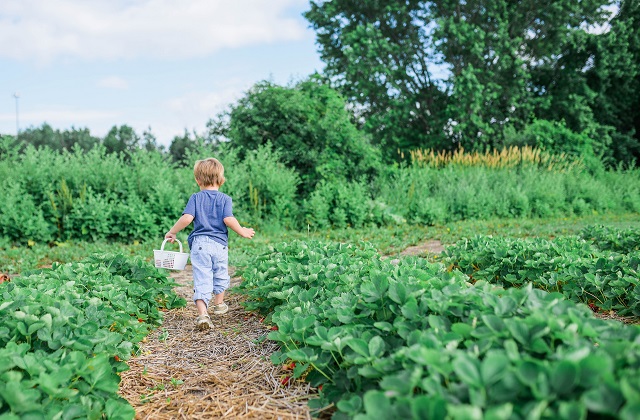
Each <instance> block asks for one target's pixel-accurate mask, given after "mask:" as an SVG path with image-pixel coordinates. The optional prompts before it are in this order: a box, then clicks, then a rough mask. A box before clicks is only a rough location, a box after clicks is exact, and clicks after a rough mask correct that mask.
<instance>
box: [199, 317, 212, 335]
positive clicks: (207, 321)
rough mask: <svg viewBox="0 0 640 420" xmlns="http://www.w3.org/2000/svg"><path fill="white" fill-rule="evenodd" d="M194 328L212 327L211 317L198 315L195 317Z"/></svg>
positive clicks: (204, 328)
mask: <svg viewBox="0 0 640 420" xmlns="http://www.w3.org/2000/svg"><path fill="white" fill-rule="evenodd" d="M196 328H197V329H199V330H201V331H203V330H208V329H209V328H213V324H212V323H211V318H209V315H199V316H198V317H197V318H196Z"/></svg>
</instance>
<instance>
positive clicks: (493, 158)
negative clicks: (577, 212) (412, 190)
mask: <svg viewBox="0 0 640 420" xmlns="http://www.w3.org/2000/svg"><path fill="white" fill-rule="evenodd" d="M411 162H412V163H413V164H414V165H417V166H421V167H422V166H429V167H432V168H444V167H446V166H482V167H485V168H491V169H504V168H525V167H536V168H538V169H542V170H547V171H554V172H568V171H573V170H582V169H584V163H583V162H582V160H580V159H576V158H575V157H572V156H569V155H567V154H566V153H561V154H556V155H554V154H551V153H548V152H545V151H543V150H540V149H537V148H533V147H530V146H524V147H518V146H511V147H505V148H503V149H502V150H495V149H494V150H492V151H487V152H478V151H475V152H465V150H464V148H462V147H461V148H459V149H458V150H456V151H454V152H449V151H445V150H442V151H434V150H433V149H418V150H413V151H411Z"/></svg>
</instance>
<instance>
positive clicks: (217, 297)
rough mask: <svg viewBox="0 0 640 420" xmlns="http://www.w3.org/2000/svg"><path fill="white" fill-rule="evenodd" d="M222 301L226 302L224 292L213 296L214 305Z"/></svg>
mask: <svg viewBox="0 0 640 420" xmlns="http://www.w3.org/2000/svg"><path fill="white" fill-rule="evenodd" d="M222 302H224V292H222V293H218V294H217V295H215V296H214V298H213V304H214V305H220V304H221V303H222Z"/></svg>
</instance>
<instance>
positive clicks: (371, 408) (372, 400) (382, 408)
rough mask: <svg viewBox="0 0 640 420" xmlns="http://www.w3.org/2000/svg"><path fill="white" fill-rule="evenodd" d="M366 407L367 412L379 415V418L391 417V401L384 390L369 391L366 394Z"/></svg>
mask: <svg viewBox="0 0 640 420" xmlns="http://www.w3.org/2000/svg"><path fill="white" fill-rule="evenodd" d="M364 409H365V411H366V412H367V414H370V415H376V416H379V417H378V418H389V416H390V415H391V401H390V400H389V397H387V396H386V395H385V394H384V392H381V391H367V393H365V394H364Z"/></svg>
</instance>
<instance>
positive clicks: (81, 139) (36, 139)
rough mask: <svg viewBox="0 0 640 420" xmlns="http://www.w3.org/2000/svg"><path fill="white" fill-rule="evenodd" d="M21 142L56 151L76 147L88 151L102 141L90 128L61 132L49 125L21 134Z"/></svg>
mask: <svg viewBox="0 0 640 420" xmlns="http://www.w3.org/2000/svg"><path fill="white" fill-rule="evenodd" d="M19 140H20V142H22V143H23V144H30V145H33V146H35V147H48V148H50V149H52V150H56V151H63V150H71V149H73V148H74V147H79V148H81V149H82V150H85V151H87V150H90V149H91V148H93V147H94V146H95V145H97V144H99V143H100V139H99V138H98V137H94V136H92V135H91V132H90V131H89V129H88V128H80V129H77V128H75V127H71V130H64V131H60V130H54V129H53V128H52V127H51V126H50V125H49V124H47V123H44V124H42V126H41V127H29V128H27V129H26V130H24V131H22V132H20V136H19Z"/></svg>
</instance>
